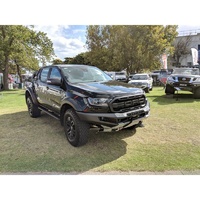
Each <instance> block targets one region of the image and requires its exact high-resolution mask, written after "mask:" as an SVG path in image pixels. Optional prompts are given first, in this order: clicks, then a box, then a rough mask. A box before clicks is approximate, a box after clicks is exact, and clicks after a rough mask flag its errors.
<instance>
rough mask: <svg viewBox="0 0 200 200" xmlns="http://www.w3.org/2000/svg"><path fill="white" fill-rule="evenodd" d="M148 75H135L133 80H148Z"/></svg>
mask: <svg viewBox="0 0 200 200" xmlns="http://www.w3.org/2000/svg"><path fill="white" fill-rule="evenodd" d="M147 79H148V77H147V75H133V76H132V80H147Z"/></svg>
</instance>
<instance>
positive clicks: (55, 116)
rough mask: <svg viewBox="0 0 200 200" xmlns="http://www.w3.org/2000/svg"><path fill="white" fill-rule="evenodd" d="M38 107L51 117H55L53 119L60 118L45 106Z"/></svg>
mask: <svg viewBox="0 0 200 200" xmlns="http://www.w3.org/2000/svg"><path fill="white" fill-rule="evenodd" d="M39 109H40V110H41V111H43V112H45V113H47V114H48V115H50V116H51V117H53V118H55V119H57V120H60V118H59V116H58V115H56V114H55V113H53V112H51V111H49V110H47V109H46V108H42V107H39Z"/></svg>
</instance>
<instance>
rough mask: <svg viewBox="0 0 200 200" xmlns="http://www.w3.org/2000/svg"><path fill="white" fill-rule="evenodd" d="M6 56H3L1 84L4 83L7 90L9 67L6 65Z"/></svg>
mask: <svg viewBox="0 0 200 200" xmlns="http://www.w3.org/2000/svg"><path fill="white" fill-rule="evenodd" d="M8 60H9V59H8V57H7V56H5V62H4V65H5V69H4V70H3V85H4V90H8V89H9V88H8V68H9V65H8Z"/></svg>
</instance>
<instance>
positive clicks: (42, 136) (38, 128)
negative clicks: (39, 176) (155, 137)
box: [0, 111, 136, 173]
mask: <svg viewBox="0 0 200 200" xmlns="http://www.w3.org/2000/svg"><path fill="white" fill-rule="evenodd" d="M0 124H3V126H2V128H1V132H0V138H2V139H1V140H0V173H9V172H15V173H18V172H21V173H26V172H33V173H34V172H44V173H45V172H85V171H88V170H91V169H94V168H97V167H100V166H103V165H105V164H108V163H111V162H114V161H115V160H117V159H119V158H120V157H121V156H123V155H125V154H126V150H127V149H126V147H127V143H126V142H125V141H124V140H123V139H124V138H127V137H132V136H133V135H134V134H135V133H136V130H135V129H133V130H123V131H119V132H110V133H102V132H101V133H95V132H94V131H90V134H89V141H88V143H87V144H86V145H84V146H82V147H78V148H75V147H73V146H71V145H70V144H69V143H68V141H67V140H66V137H65V134H64V129H63V127H62V126H61V125H60V122H59V121H58V120H55V119H54V118H52V117H50V116H48V115H47V114H42V116H41V117H39V118H30V117H29V115H28V112H26V111H24V112H18V113H12V114H5V115H0Z"/></svg>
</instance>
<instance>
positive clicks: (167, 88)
mask: <svg viewBox="0 0 200 200" xmlns="http://www.w3.org/2000/svg"><path fill="white" fill-rule="evenodd" d="M174 92H175V90H174V88H172V87H171V86H169V85H166V87H165V94H174Z"/></svg>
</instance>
